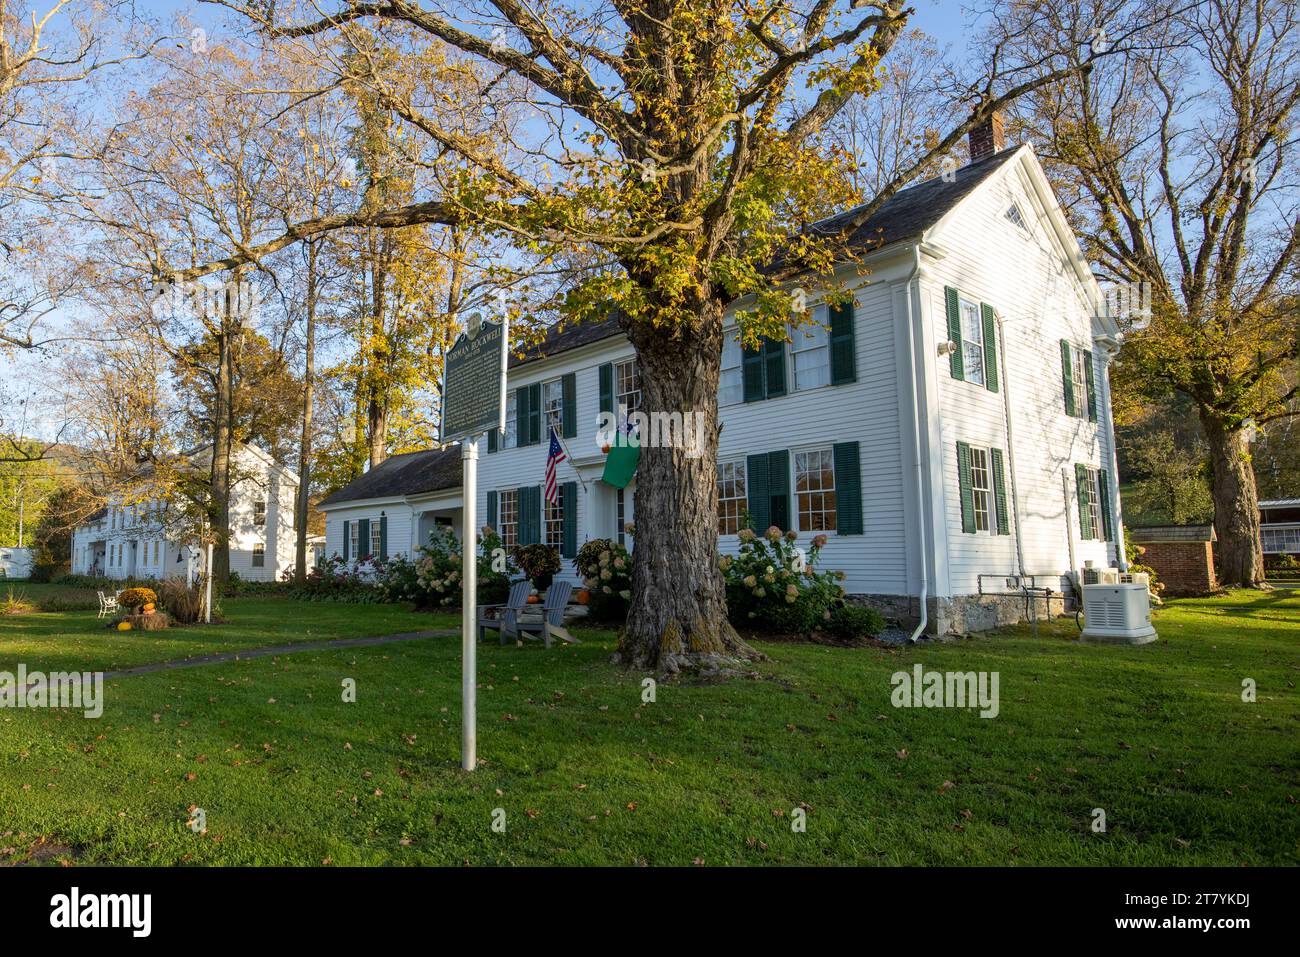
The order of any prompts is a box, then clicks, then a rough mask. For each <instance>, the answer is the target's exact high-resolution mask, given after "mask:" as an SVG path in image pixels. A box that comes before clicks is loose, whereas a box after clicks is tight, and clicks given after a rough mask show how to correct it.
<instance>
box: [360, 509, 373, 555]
mask: <svg viewBox="0 0 1300 957" xmlns="http://www.w3.org/2000/svg"><path fill="white" fill-rule="evenodd" d="M363 555H370V519H368V518H359V519H357V558H361V557H362V556H363ZM371 557H372V558H373V557H374V556H373V555H371Z"/></svg>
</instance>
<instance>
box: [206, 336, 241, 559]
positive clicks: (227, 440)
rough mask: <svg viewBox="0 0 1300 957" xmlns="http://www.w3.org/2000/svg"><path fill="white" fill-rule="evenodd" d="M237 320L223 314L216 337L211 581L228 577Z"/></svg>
mask: <svg viewBox="0 0 1300 957" xmlns="http://www.w3.org/2000/svg"><path fill="white" fill-rule="evenodd" d="M238 333H239V323H238V322H232V321H231V320H230V318H229V316H222V318H221V326H220V332H219V333H218V336H217V385H216V415H215V417H214V418H215V421H214V422H213V426H212V472H211V478H210V484H211V489H212V495H211V500H210V501H209V503H208V523H209V532H210V533H211V535H212V537H213V546H212V568H211V569H209V571H210V573H211V575H212V579H213V581H215V582H217V583H218V584H224V583H225V582H226V580H227V579H228V578H229V577H230V452H231V445H232V441H233V438H234V435H233V428H232V423H233V418H234V400H235V357H234V349H235V345H234V338H235V336H236V335H238Z"/></svg>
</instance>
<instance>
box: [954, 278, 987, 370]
mask: <svg viewBox="0 0 1300 957" xmlns="http://www.w3.org/2000/svg"><path fill="white" fill-rule="evenodd" d="M960 309H961V348H962V367H963V369H964V370H965V375H964V376H963V378H965V380H966V381H967V382H976V383H978V384H980V385H983V384H984V319H983V317H982V315H981V313H980V304H979V303H978V302H971V301H970V300H969V299H962V300H961V304H960Z"/></svg>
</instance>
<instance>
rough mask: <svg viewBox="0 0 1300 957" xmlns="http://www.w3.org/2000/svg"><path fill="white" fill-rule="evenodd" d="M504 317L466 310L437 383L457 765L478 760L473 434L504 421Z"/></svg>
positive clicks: (506, 327)
mask: <svg viewBox="0 0 1300 957" xmlns="http://www.w3.org/2000/svg"><path fill="white" fill-rule="evenodd" d="M508 341H509V321H508V319H507V318H506V317H504V316H503V317H502V319H501V321H500V322H499V323H495V322H483V321H482V319H481V317H480V316H479V314H478V313H473V314H472V315H470V317H469V319H468V321H467V322H466V324H465V333H464V335H462V336H461V337H460V338H459V339H457V340H456V344H455V345H454V346H452V348H451V350H450V351H449V352H448V353H447V362H446V366H445V372H444V374H443V384H442V441H443V442H454V441H456V440H457V439H459V440H460V443H461V471H462V479H461V499H462V510H461V514H462V519H463V521H462V523H461V537H460V543H461V548H460V554H461V588H462V591H461V623H460V627H461V636H460V649H461V686H460V696H461V745H460V766H461V767H462V768H464V769H465V770H466V771H473V770H474V766H475V765H476V764H477V763H478V741H477V733H476V727H477V723H476V710H477V699H478V693H477V688H478V686H477V671H478V662H477V660H476V654H477V650H478V649H477V642H478V621H477V613H478V580H477V579H478V555H477V552H478V548H477V545H476V542H477V534H478V528H477V525H478V519H477V516H476V514H475V512H476V508H475V506H476V505H477V504H478V437H479V436H480V435H483V434H485V433H487V432H488V431H490V430H492V429H498V430H499V429H503V428H505V424H506V355H507V351H506V346H507V343H508Z"/></svg>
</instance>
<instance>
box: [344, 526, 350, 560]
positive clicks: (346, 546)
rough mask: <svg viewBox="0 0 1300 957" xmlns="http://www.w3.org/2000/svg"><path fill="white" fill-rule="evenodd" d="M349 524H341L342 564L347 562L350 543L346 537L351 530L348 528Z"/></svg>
mask: <svg viewBox="0 0 1300 957" xmlns="http://www.w3.org/2000/svg"><path fill="white" fill-rule="evenodd" d="M350 524H351V523H349V522H347V521H345V522H344V523H343V561H344V562H347V561H348V544H349V543H350V542H351V538H350V536H349V535H348V532H350V531H351V529H350V528H349V527H348V526H349V525H350Z"/></svg>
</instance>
